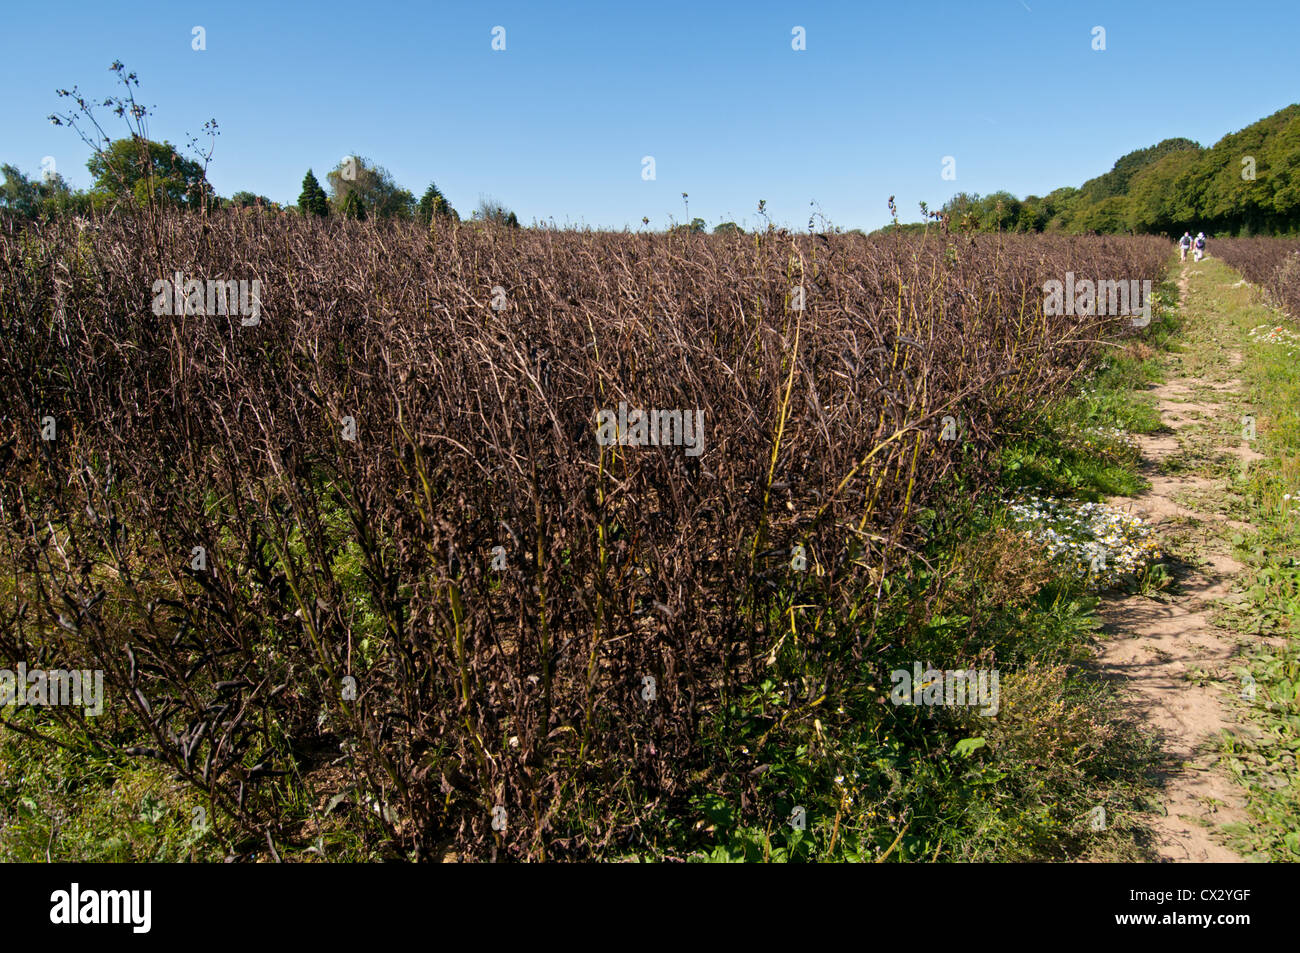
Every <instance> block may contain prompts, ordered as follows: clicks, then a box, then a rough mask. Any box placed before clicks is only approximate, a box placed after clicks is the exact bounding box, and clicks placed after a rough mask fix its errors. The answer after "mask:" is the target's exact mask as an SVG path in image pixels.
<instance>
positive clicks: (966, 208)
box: [901, 105, 1300, 236]
mask: <svg viewBox="0 0 1300 953" xmlns="http://www.w3.org/2000/svg"><path fill="white" fill-rule="evenodd" d="M1297 170H1300V105H1291V106H1287V107H1286V108H1285V109H1281V110H1279V111H1278V112H1276V113H1274V114H1273V115H1271V116H1267V117H1265V118H1264V119H1261V120H1259V121H1258V122H1256V123H1253V124H1251V125H1250V126H1247V127H1246V128H1245V129H1243V130H1241V131H1240V132H1234V133H1231V134H1229V135H1226V136H1224V137H1223V138H1222V139H1220V140H1219V141H1218V142H1216V143H1215V144H1214V145H1213V146H1210V147H1209V148H1204V147H1202V146H1201V145H1199V144H1198V143H1196V142H1193V141H1192V140H1190V139H1182V138H1175V139H1165V140H1163V141H1162V142H1159V143H1157V144H1156V145H1154V146H1149V147H1147V148H1145V149H1138V150H1135V151H1133V152H1130V153H1128V154H1127V155H1125V156H1122V157H1121V158H1120V159H1119V160H1118V161H1117V162H1116V163H1115V165H1114V166H1113V167H1112V168H1111V170H1110V171H1109V172H1106V173H1105V174H1104V175H1100V176H1097V177H1096V178H1094V179H1089V180H1088V181H1087V182H1085V183H1083V185H1082V186H1080V187H1078V188H1074V187H1071V186H1066V187H1064V188H1059V189H1056V190H1054V191H1052V192H1049V193H1048V194H1047V195H1044V196H1038V195H1028V196H1026V197H1024V198H1023V199H1022V198H1017V197H1016V196H1015V195H1013V194H1012V193H1010V192H1006V191H1000V192H994V193H992V194H988V195H979V194H971V193H967V192H959V193H957V194H956V195H954V196H953V197H952V198H951V199H949V200H948V201H947V202H946V203H945V204H944V205H943V207H942V209H941V210H940V212H938V213H934V214H935V215H937V216H947V217H948V220H949V221H950V222H951V224H952V225H953V226H954V227H957V228H964V229H968V230H973V231H1010V232H1045V231H1053V232H1055V231H1060V232H1076V233H1090V234H1112V233H1135V234H1143V233H1145V234H1163V235H1170V236H1177V235H1181V234H1182V233H1183V232H1184V231H1187V230H1190V231H1192V232H1197V231H1204V232H1207V233H1210V234H1215V235H1288V234H1296V233H1297V232H1300V172H1298V171H1297ZM922 212H923V214H927V215H929V214H930V213H928V210H926V209H924V208H923V209H922ZM922 227H924V226H923V225H922V224H911V225H905V226H901V228H903V229H906V230H912V229H919V228H922Z"/></svg>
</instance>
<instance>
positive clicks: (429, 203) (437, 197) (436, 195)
mask: <svg viewBox="0 0 1300 953" xmlns="http://www.w3.org/2000/svg"><path fill="white" fill-rule="evenodd" d="M415 217H416V219H417V220H418V221H419V222H420V224H421V225H428V224H429V223H431V222H432V221H433V220H434V218H435V217H436V218H449V219H452V220H453V221H460V216H459V215H457V214H456V210H455V209H454V208H452V207H451V203H450V202H448V201H447V198H446V196H444V195H443V194H442V192H440V191H439V190H438V186H436V185H434V184H432V183H430V185H429V187H428V188H427V189H425V190H424V195H423V196H422V197H421V198H420V204H419V206H418V207H417V208H416V212H415Z"/></svg>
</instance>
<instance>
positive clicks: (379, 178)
mask: <svg viewBox="0 0 1300 953" xmlns="http://www.w3.org/2000/svg"><path fill="white" fill-rule="evenodd" d="M326 179H328V181H329V184H330V197H331V201H332V202H333V204H334V207H335V208H337V209H339V210H340V211H342V209H343V205H344V203H345V202H346V201H347V198H348V195H349V194H355V195H356V197H357V201H358V202H359V203H360V204H361V207H362V208H363V210H365V211H366V212H368V213H369V214H371V215H374V216H375V218H405V219H409V218H412V217H413V216H414V214H415V196H413V195H412V194H411V193H410V192H408V191H407V190H406V189H404V188H402V187H401V186H399V185H398V184H397V183H396V182H395V181H393V177H392V175H390V174H389V172H388V170H387V169H385V168H384V167H383V166H380V165H375V164H374V163H372V162H371V161H370V160H369V159H367V158H365V157H363V156H349V157H348V158H346V159H344V160H343V161H342V162H340V163H339V164H338V166H337V167H335V168H334V169H333V170H332V171H331V172H330V173H329V174H328V175H326Z"/></svg>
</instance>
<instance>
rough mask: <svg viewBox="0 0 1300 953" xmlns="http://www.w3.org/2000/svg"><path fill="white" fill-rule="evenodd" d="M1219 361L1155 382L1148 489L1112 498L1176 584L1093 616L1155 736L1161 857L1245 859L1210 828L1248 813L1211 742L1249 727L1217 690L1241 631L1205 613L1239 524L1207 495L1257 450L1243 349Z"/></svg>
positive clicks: (1228, 687) (1231, 684)
mask: <svg viewBox="0 0 1300 953" xmlns="http://www.w3.org/2000/svg"><path fill="white" fill-rule="evenodd" d="M1193 274H1195V272H1194V271H1193V269H1192V266H1184V268H1183V270H1182V273H1181V274H1180V276H1179V289H1180V292H1181V298H1182V300H1183V302H1184V303H1185V302H1186V301H1187V297H1188V295H1187V291H1188V283H1189V281H1190V279H1191V276H1192V275H1193ZM1224 357H1225V358H1226V360H1225V361H1224V362H1223V364H1222V365H1221V368H1220V373H1219V374H1216V375H1210V376H1201V375H1198V376H1195V377H1192V376H1184V374H1185V372H1184V373H1180V371H1181V370H1182V369H1181V368H1178V367H1175V369H1174V371H1173V373H1172V374H1171V376H1170V379H1169V380H1168V382H1167V383H1165V384H1162V385H1160V386H1159V387H1157V388H1155V390H1154V391H1153V395H1154V396H1155V398H1156V399H1157V400H1158V401H1159V409H1160V412H1161V417H1162V418H1163V421H1164V424H1165V429H1163V430H1161V431H1158V432H1156V433H1153V434H1150V435H1146V436H1141V437H1139V438H1138V440H1139V445H1140V447H1141V450H1142V455H1143V458H1144V462H1143V475H1144V476H1145V477H1146V479H1147V480H1149V481H1150V483H1151V487H1150V489H1149V490H1147V491H1146V492H1144V493H1142V494H1140V495H1139V496H1138V497H1136V498H1135V499H1127V498H1119V499H1113V500H1111V501H1110V502H1112V503H1117V504H1120V505H1125V506H1127V507H1129V508H1131V509H1132V510H1134V511H1136V512H1137V513H1138V514H1140V515H1141V516H1143V517H1144V518H1146V519H1147V520H1149V521H1150V522H1151V523H1152V524H1154V526H1155V528H1156V530H1157V532H1158V533H1159V534H1160V537H1161V544H1162V550H1163V551H1164V552H1165V553H1166V554H1168V555H1169V556H1170V557H1171V563H1172V566H1171V570H1172V574H1173V576H1174V580H1175V581H1174V585H1172V586H1171V587H1169V588H1168V589H1166V590H1165V591H1163V592H1161V593H1157V594H1156V595H1155V596H1144V595H1134V596H1129V597H1127V598H1123V599H1117V600H1113V601H1111V602H1109V603H1108V604H1106V605H1105V606H1104V607H1103V609H1102V618H1103V620H1104V621H1105V623H1106V626H1105V630H1104V631H1105V632H1106V633H1107V634H1108V635H1109V636H1110V637H1109V639H1108V640H1107V641H1106V642H1105V643H1104V644H1103V646H1102V649H1101V652H1100V655H1099V657H1098V665H1099V666H1100V669H1101V671H1102V672H1103V673H1104V674H1105V675H1107V676H1109V677H1113V678H1115V679H1118V680H1122V681H1123V683H1124V686H1125V689H1126V690H1127V691H1128V692H1129V693H1130V694H1131V697H1132V698H1133V701H1134V704H1135V706H1136V707H1137V710H1138V713H1139V716H1140V717H1141V718H1142V719H1143V721H1144V722H1145V723H1146V724H1147V725H1149V726H1150V728H1151V729H1152V731H1153V732H1155V733H1157V734H1158V735H1159V737H1161V738H1162V739H1163V748H1164V751H1165V754H1166V758H1165V761H1164V763H1163V764H1162V765H1161V766H1160V775H1161V778H1160V780H1161V782H1162V786H1163V790H1162V800H1163V803H1164V807H1165V809H1166V811H1167V813H1166V814H1163V815H1157V816H1155V817H1154V818H1153V819H1152V820H1151V826H1152V828H1153V830H1154V833H1155V843H1154V845H1153V847H1154V849H1155V851H1156V853H1157V854H1158V855H1159V857H1160V859H1161V860H1164V861H1192V862H1197V861H1200V862H1206V861H1210V862H1216V861H1240V860H1241V859H1242V858H1241V857H1239V856H1238V855H1237V854H1235V853H1234V852H1232V851H1231V850H1229V849H1228V848H1227V847H1225V846H1223V844H1222V843H1221V839H1220V838H1218V837H1216V836H1215V828H1218V827H1220V826H1221V825H1223V824H1226V823H1229V822H1234V821H1242V820H1244V819H1245V815H1244V813H1243V812H1242V810H1241V804H1242V798H1241V796H1240V794H1239V791H1240V788H1239V787H1238V786H1237V785H1236V784H1235V783H1234V782H1233V781H1232V780H1230V779H1229V778H1228V777H1227V776H1225V775H1224V774H1223V772H1222V771H1220V770H1219V769H1218V768H1217V767H1216V762H1217V761H1218V753H1217V750H1216V749H1217V745H1216V744H1215V740H1216V739H1217V738H1218V736H1219V735H1220V734H1221V733H1222V732H1223V731H1225V730H1230V731H1236V732H1242V731H1245V730H1246V729H1244V728H1243V727H1242V726H1241V725H1240V724H1239V723H1238V722H1237V720H1236V719H1235V718H1234V717H1233V714H1232V702H1231V699H1229V698H1227V697H1225V696H1226V695H1227V693H1230V692H1234V691H1236V690H1238V689H1237V680H1236V678H1235V676H1234V675H1233V673H1232V671H1231V668H1232V661H1231V660H1232V658H1233V656H1234V655H1235V654H1236V653H1237V649H1238V637H1237V636H1235V635H1233V634H1231V633H1229V632H1226V631H1224V630H1222V629H1220V628H1218V627H1217V626H1216V625H1215V624H1214V622H1213V620H1212V614H1213V611H1214V609H1215V607H1216V605H1218V604H1222V603H1227V602H1232V601H1233V600H1234V597H1233V594H1232V585H1233V578H1234V577H1235V576H1236V575H1237V574H1238V573H1239V572H1240V571H1241V570H1242V569H1243V567H1242V565H1241V564H1240V563H1238V562H1237V561H1236V560H1234V559H1233V558H1232V557H1231V555H1229V551H1230V547H1229V546H1228V544H1227V543H1226V542H1225V540H1224V534H1225V531H1229V532H1230V531H1231V529H1233V528H1240V527H1241V526H1242V525H1243V524H1240V523H1236V522H1234V521H1233V520H1230V519H1228V518H1227V517H1226V516H1225V515H1223V514H1222V513H1220V512H1218V510H1220V509H1222V508H1223V507H1222V506H1221V505H1216V501H1221V500H1223V499H1224V498H1225V497H1227V496H1230V495H1231V494H1232V493H1233V489H1232V486H1231V477H1230V475H1229V474H1231V473H1232V472H1234V470H1233V466H1232V465H1231V464H1232V461H1231V459H1230V457H1229V455H1231V456H1235V457H1237V458H1238V459H1239V460H1242V461H1246V463H1247V465H1249V461H1251V460H1253V459H1257V458H1258V455H1257V454H1255V453H1254V452H1253V451H1252V450H1251V449H1250V447H1249V444H1247V443H1246V442H1245V441H1244V440H1242V439H1241V431H1242V427H1241V424H1240V421H1239V418H1237V417H1236V414H1237V410H1236V408H1234V406H1233V397H1234V395H1235V394H1236V392H1237V391H1239V389H1240V381H1239V380H1237V377H1236V374H1235V371H1234V368H1235V367H1237V366H1238V365H1239V364H1240V363H1241V355H1240V353H1238V352H1232V351H1229V352H1227V353H1225V354H1224ZM1216 378H1217V379H1216ZM1234 421H1235V422H1234ZM1197 463H1204V464H1205V465H1202V466H1197V465H1196V464H1197ZM1198 470H1200V471H1201V472H1199V473H1198V472H1197V471H1198Z"/></svg>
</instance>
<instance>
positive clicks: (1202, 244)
mask: <svg viewBox="0 0 1300 953" xmlns="http://www.w3.org/2000/svg"><path fill="white" fill-rule="evenodd" d="M1196 247H1197V248H1204V247H1205V239H1204V238H1198V239H1196Z"/></svg>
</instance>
